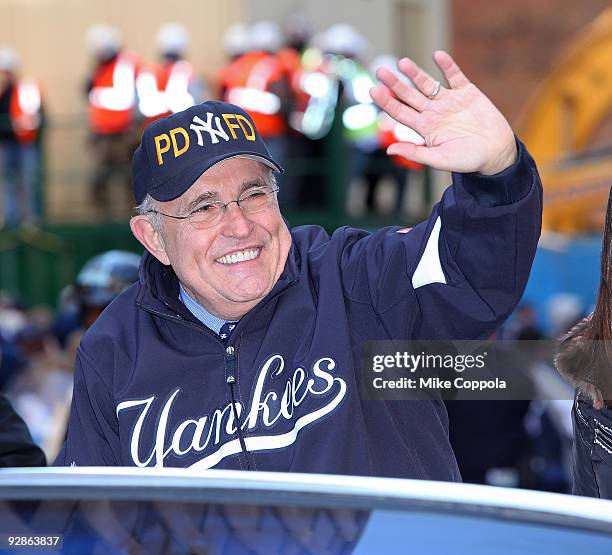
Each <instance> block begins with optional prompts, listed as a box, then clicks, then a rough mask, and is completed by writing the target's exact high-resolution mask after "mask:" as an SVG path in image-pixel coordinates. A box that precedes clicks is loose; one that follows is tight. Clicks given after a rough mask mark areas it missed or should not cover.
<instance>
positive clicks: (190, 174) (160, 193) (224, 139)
mask: <svg viewBox="0 0 612 555" xmlns="http://www.w3.org/2000/svg"><path fill="white" fill-rule="evenodd" d="M236 156H241V157H245V158H252V159H254V160H258V161H259V162H262V163H263V164H265V165H266V166H268V167H270V168H271V169H273V170H274V171H278V172H282V171H283V168H281V166H280V165H279V164H277V163H276V162H275V161H274V160H273V159H272V157H271V156H270V153H269V152H268V149H267V147H266V145H265V143H264V142H263V139H262V138H261V135H260V134H259V131H257V129H256V127H255V124H254V123H253V120H252V119H251V116H249V115H248V114H247V113H246V112H245V111H244V110H243V109H242V108H240V107H239V106H235V105H234V104H228V103H226V102H217V101H213V100H211V101H208V102H203V103H202V104H198V105H197V106H192V107H191V108H188V109H187V110H184V111H182V112H178V113H176V114H172V115H171V116H168V117H165V118H162V119H159V120H157V121H154V122H153V123H151V124H150V125H149V126H148V127H147V128H146V129H145V131H144V133H143V135H142V140H141V141H140V145H139V147H138V148H137V149H136V152H135V153H134V157H133V158H132V183H133V188H134V198H135V199H136V204H140V203H142V201H143V200H144V199H145V197H146V196H147V194H149V195H151V196H152V197H153V198H154V199H156V200H159V201H168V200H172V199H175V198H177V197H180V196H181V195H182V194H183V193H184V192H185V191H186V190H187V189H189V187H191V186H192V185H193V183H194V182H195V181H196V180H197V179H198V178H199V177H200V176H201V175H202V174H203V173H204V172H205V171H206V170H208V169H209V168H211V167H212V166H214V165H215V164H217V163H218V162H221V161H222V160H226V159H227V158H234V157H236Z"/></svg>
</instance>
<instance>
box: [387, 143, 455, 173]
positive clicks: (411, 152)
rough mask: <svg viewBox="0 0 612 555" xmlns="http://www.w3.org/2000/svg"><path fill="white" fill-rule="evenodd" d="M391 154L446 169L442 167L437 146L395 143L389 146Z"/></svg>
mask: <svg viewBox="0 0 612 555" xmlns="http://www.w3.org/2000/svg"><path fill="white" fill-rule="evenodd" d="M387 154H389V155H390V156H402V157H404V158H406V159H407V160H411V161H413V162H418V163H419V164H424V165H425V166H432V167H434V168H436V169H446V168H442V167H440V163H441V160H440V156H439V155H438V154H437V153H436V147H427V146H422V145H415V144H414V143H393V144H392V145H390V146H389V148H387Z"/></svg>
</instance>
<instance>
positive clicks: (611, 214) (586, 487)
mask: <svg viewBox="0 0 612 555" xmlns="http://www.w3.org/2000/svg"><path fill="white" fill-rule="evenodd" d="M611 288H612V189H610V195H609V197H608V208H607V211H606V219H605V225H604V236H603V245H602V253H601V278H600V284H599V293H598V296H597V303H596V305H595V310H594V311H593V313H592V314H591V315H589V316H587V317H586V318H584V319H583V320H582V321H580V322H579V323H578V324H577V325H575V326H574V327H573V328H572V329H571V330H570V331H569V333H568V334H567V335H566V336H565V337H564V338H563V339H562V341H561V345H560V348H559V353H558V354H557V357H556V359H555V365H556V366H557V369H558V370H559V372H560V373H561V375H563V376H564V377H565V378H566V379H567V380H568V381H569V382H570V383H572V384H573V385H574V386H575V387H576V397H575V399H574V406H573V409H572V421H573V428H574V444H573V461H572V462H573V464H572V470H573V493H575V494H577V495H586V496H590V497H601V498H604V499H612V373H611V372H610V365H611V361H612V346H611V345H612V344H611V340H612V327H611V325H612V295H611V293H612V289H611Z"/></svg>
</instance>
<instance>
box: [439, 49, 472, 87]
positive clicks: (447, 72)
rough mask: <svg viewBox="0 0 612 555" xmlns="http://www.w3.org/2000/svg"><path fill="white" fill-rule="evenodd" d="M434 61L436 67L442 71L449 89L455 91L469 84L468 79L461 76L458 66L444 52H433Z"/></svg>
mask: <svg viewBox="0 0 612 555" xmlns="http://www.w3.org/2000/svg"><path fill="white" fill-rule="evenodd" d="M434 61H435V62H436V64H438V67H439V68H440V69H441V70H442V73H443V74H444V77H446V80H447V81H448V84H449V85H450V86H451V89H457V88H459V87H465V86H466V85H469V84H470V81H469V79H468V78H467V77H466V76H465V75H464V74H463V72H462V71H461V69H460V68H459V66H458V65H457V64H456V63H455V60H453V59H452V58H451V56H450V54H448V52H444V50H438V51H436V52H434Z"/></svg>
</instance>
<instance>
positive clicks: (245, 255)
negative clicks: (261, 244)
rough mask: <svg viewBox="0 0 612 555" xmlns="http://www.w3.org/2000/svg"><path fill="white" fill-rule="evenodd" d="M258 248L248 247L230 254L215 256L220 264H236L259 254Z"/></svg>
mask: <svg viewBox="0 0 612 555" xmlns="http://www.w3.org/2000/svg"><path fill="white" fill-rule="evenodd" d="M259 251H260V249H249V250H244V251H239V252H234V253H232V254H226V255H223V256H222V257H220V258H217V260H216V261H217V262H219V263H220V264H237V263H238V262H247V261H248V260H253V259H254V258H257V257H258V256H259Z"/></svg>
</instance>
